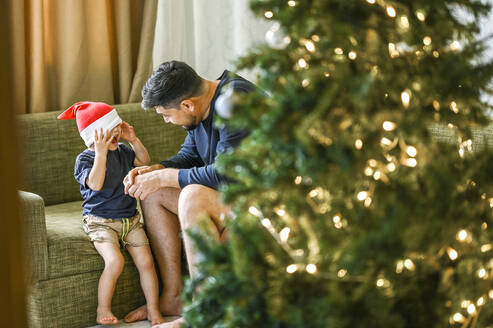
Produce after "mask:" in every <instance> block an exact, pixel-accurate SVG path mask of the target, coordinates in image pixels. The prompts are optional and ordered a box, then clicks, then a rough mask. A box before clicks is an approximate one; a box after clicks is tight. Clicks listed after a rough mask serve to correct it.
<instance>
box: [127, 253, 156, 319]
mask: <svg viewBox="0 0 493 328" xmlns="http://www.w3.org/2000/svg"><path fill="white" fill-rule="evenodd" d="M127 249H128V252H129V253H130V255H131V256H132V259H133V260H134V263H135V265H136V266H137V269H138V270H139V274H140V285H141V286H142V290H143V291H144V295H145V298H146V302H147V319H148V320H149V321H150V322H151V324H152V325H156V324H159V323H162V322H164V319H163V317H162V315H161V312H160V310H159V285H158V281H157V275H156V270H155V268H154V259H153V257H152V254H151V249H150V247H149V245H143V246H128V247H127Z"/></svg>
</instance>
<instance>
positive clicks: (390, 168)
mask: <svg viewBox="0 0 493 328" xmlns="http://www.w3.org/2000/svg"><path fill="white" fill-rule="evenodd" d="M387 170H389V172H394V171H395V164H394V163H389V164H387Z"/></svg>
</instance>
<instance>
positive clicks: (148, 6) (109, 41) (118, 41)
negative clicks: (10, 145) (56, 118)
mask: <svg viewBox="0 0 493 328" xmlns="http://www.w3.org/2000/svg"><path fill="white" fill-rule="evenodd" d="M9 1H10V4H11V19H12V21H11V24H12V25H11V26H12V27H13V31H12V33H13V40H14V44H13V46H12V49H11V50H12V52H13V58H14V59H13V63H12V64H13V69H14V79H13V84H14V94H13V98H14V108H15V112H16V113H32V112H45V111H51V110H62V109H65V108H67V107H69V106H70V105H72V104H73V103H75V102H77V101H82V100H90V101H102V102H106V103H108V104H116V103H129V102H136V101H140V92H141V89H142V86H143V84H144V83H145V81H146V80H147V78H148V77H149V75H150V73H151V72H152V49H153V42H154V27H155V21H156V10H157V0H9Z"/></svg>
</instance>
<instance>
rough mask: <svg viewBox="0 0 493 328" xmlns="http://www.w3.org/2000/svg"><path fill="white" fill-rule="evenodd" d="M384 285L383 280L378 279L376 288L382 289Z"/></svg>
mask: <svg viewBox="0 0 493 328" xmlns="http://www.w3.org/2000/svg"><path fill="white" fill-rule="evenodd" d="M384 284H385V280H384V279H382V278H380V279H378V280H377V287H383V285H384Z"/></svg>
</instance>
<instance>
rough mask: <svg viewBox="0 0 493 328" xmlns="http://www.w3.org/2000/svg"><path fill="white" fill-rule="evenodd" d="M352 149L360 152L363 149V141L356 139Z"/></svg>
mask: <svg viewBox="0 0 493 328" xmlns="http://www.w3.org/2000/svg"><path fill="white" fill-rule="evenodd" d="M354 147H355V148H356V149H358V150H360V149H361V148H363V140H361V139H356V141H355V142H354Z"/></svg>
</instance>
